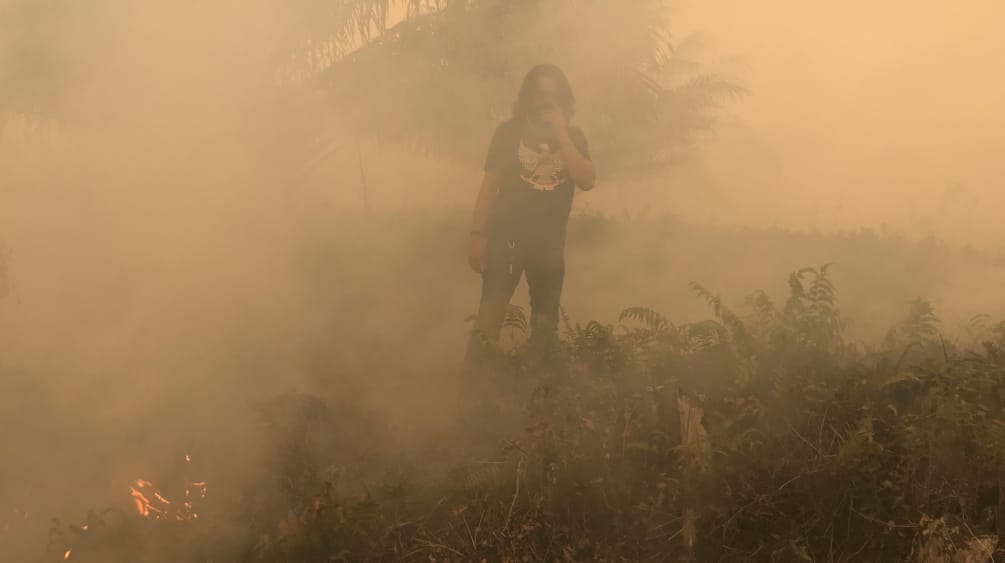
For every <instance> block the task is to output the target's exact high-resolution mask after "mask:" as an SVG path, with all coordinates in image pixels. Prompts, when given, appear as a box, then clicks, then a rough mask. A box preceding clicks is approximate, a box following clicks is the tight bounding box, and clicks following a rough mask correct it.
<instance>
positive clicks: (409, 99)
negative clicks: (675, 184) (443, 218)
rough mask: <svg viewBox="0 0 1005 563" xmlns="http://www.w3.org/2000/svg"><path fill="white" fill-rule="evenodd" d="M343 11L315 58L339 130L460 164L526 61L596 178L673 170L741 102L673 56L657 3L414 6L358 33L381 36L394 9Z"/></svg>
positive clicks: (604, 0) (362, 6)
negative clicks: (560, 104) (571, 91)
mask: <svg viewBox="0 0 1005 563" xmlns="http://www.w3.org/2000/svg"><path fill="white" fill-rule="evenodd" d="M345 4H353V5H354V6H355V10H356V11H354V12H352V13H353V14H355V15H354V17H353V18H352V19H351V20H350V21H352V22H353V24H352V26H350V28H348V30H347V28H340V31H339V33H338V34H336V35H334V36H333V37H334V39H333V40H332V41H331V42H329V43H325V46H326V47H325V49H324V51H323V53H324V54H326V55H327V56H324V55H319V54H318V53H317V52H315V55H314V57H313V60H314V61H316V62H317V68H318V69H319V74H320V79H321V81H322V84H323V85H324V87H325V88H326V89H327V91H328V92H330V95H331V99H332V102H333V104H335V106H336V108H338V110H339V112H338V113H339V115H341V116H343V117H344V124H345V125H346V126H347V127H348V128H349V129H350V130H351V131H354V132H355V133H356V134H365V135H369V136H373V137H376V138H379V139H383V140H387V141H392V142H399V143H406V144H409V145H410V146H413V147H415V148H418V149H422V150H429V151H432V152H435V153H437V154H441V155H446V156H449V157H452V158H456V159H458V160H461V161H463V162H466V163H470V164H478V163H479V160H480V158H481V157H482V154H481V151H482V149H483V146H484V144H485V142H486V141H487V138H486V137H487V135H488V134H489V133H490V132H491V129H492V127H493V126H494V125H495V123H497V122H498V121H499V120H501V119H502V118H503V117H504V116H506V115H507V114H508V112H509V109H510V104H511V103H512V98H513V93H514V92H515V90H516V88H517V86H518V83H519V80H520V79H521V78H522V75H523V73H524V72H525V71H526V70H527V69H528V68H530V67H531V66H532V65H533V64H535V63H538V62H542V61H550V62H556V63H558V64H559V65H561V66H563V67H565V68H566V70H567V71H568V72H569V74H570V75H571V76H572V78H573V79H574V83H575V85H576V87H577V94H578V96H579V99H580V103H579V107H580V108H582V110H583V111H582V112H581V114H582V115H583V116H584V118H583V121H582V125H583V127H584V128H585V129H586V130H587V131H588V133H589V134H590V137H591V139H592V143H593V147H592V152H593V153H594V154H595V155H596V156H597V157H598V158H602V159H603V161H604V163H605V166H604V169H605V172H606V173H608V174H622V175H628V174H632V173H637V172H641V171H645V170H650V169H651V168H652V167H654V166H660V165H667V164H670V163H673V162H674V161H676V160H677V159H680V158H681V157H682V156H683V155H684V154H686V151H687V149H688V147H689V146H690V142H691V140H692V137H693V134H694V133H695V132H696V131H698V130H701V129H704V128H706V127H708V126H709V125H711V123H712V117H713V115H714V111H713V110H714V109H715V108H716V107H717V105H718V103H719V102H720V101H721V100H722V99H723V98H726V97H730V96H735V95H738V94H741V93H742V92H743V89H742V88H741V87H740V86H738V85H737V84H735V83H734V82H733V81H730V80H727V79H724V78H721V77H719V76H716V75H714V74H706V73H703V72H701V70H700V68H698V67H696V64H695V63H694V61H693V60H689V59H688V58H687V57H683V56H680V53H679V52H677V51H675V50H674V47H673V45H672V42H671V37H670V35H669V33H668V32H667V31H666V21H667V17H666V16H667V14H666V11H665V7H664V3H663V2H661V1H659V0H640V1H637V2H634V3H632V4H630V5H626V3H624V2H623V0H579V1H572V0H509V1H501V0H468V1H451V0H445V1H441V2H417V1H415V2H407V10H404V15H403V16H401V20H400V21H399V22H398V23H397V24H396V25H394V26H392V27H390V28H387V29H384V30H383V31H382V32H380V33H371V32H370V30H371V27H368V26H379V25H385V24H386V23H387V18H386V14H387V13H388V10H389V9H391V8H393V7H394V6H395V5H396V3H395V2H393V1H384V2H374V1H366V0H361V1H359V2H355V3H353V2H348V3H345ZM360 14H368V15H369V17H364V16H362V15H360ZM352 30H355V31H353V32H351V33H350V31H352ZM360 42H362V43H363V45H361V46H360V45H359V43H360ZM339 46H341V47H339ZM347 47H348V48H347ZM339 49H341V51H340V50H339Z"/></svg>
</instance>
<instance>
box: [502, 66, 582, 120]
mask: <svg viewBox="0 0 1005 563" xmlns="http://www.w3.org/2000/svg"><path fill="white" fill-rule="evenodd" d="M542 76H547V77H548V78H552V79H554V80H555V82H557V83H558V92H559V97H560V100H559V106H561V108H562V111H564V112H565V116H566V117H567V118H571V117H572V114H573V111H574V108H575V105H576V97H575V96H574V95H573V94H572V86H571V85H569V79H568V78H566V76H565V73H564V72H562V69H560V68H558V67H557V66H555V65H553V64H539V65H537V66H535V67H534V68H532V69H530V71H529V72H527V76H524V77H523V83H522V84H521V85H520V92H519V93H518V94H517V96H516V103H514V104H513V119H524V118H526V117H529V116H530V115H532V114H533V113H534V89H535V88H537V79H538V78H541V77H542Z"/></svg>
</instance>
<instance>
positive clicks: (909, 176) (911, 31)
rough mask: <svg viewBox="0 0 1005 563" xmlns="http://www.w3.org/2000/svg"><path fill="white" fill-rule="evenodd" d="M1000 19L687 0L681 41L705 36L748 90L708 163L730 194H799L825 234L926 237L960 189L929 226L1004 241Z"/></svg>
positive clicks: (984, 4) (989, 1) (990, 2)
mask: <svg viewBox="0 0 1005 563" xmlns="http://www.w3.org/2000/svg"><path fill="white" fill-rule="evenodd" d="M1003 21H1005V3H1003V2H1000V1H997V0H965V1H961V2H947V1H934V0H922V1H917V0H911V1H907V0H887V1H883V2H870V1H865V0H851V1H842V2H799V1H795V0H765V1H760V2H750V1H746V0H708V1H704V2H683V3H681V5H680V6H679V8H678V10H677V15H676V16H675V17H674V18H673V22H672V27H673V29H674V31H675V34H676V35H677V36H678V37H683V36H686V35H687V34H688V33H691V32H693V31H701V32H704V33H706V34H707V35H708V36H710V37H711V45H712V46H713V47H714V48H715V51H716V53H717V54H718V55H719V56H722V57H736V58H737V59H738V61H737V62H738V66H740V67H742V68H743V78H744V82H745V84H746V85H747V86H748V87H749V89H750V92H751V94H750V95H749V96H748V97H747V98H746V99H744V100H743V101H741V102H739V103H737V104H734V105H733V106H732V107H731V111H732V112H733V113H734V116H733V118H727V119H726V121H725V123H724V124H723V127H722V128H721V129H720V133H721V134H719V135H717V136H715V137H713V138H712V139H710V140H709V142H708V143H707V144H706V158H705V167H706V168H707V169H708V170H709V172H710V174H711V175H712V176H713V177H715V178H716V180H717V181H718V182H720V183H721V184H722V185H724V186H726V187H727V188H728V189H727V191H728V192H741V193H742V192H743V186H748V187H749V188H750V189H751V190H752V191H754V192H755V193H756V192H760V193H761V194H762V195H764V196H766V197H768V198H769V199H771V200H774V199H776V198H778V197H783V195H784V194H792V195H793V197H798V198H801V199H802V203H804V204H807V205H809V206H810V207H813V206H817V207H819V211H818V212H819V216H818V220H819V221H820V222H821V224H826V223H828V222H836V223H844V224H851V223H854V222H855V221H856V220H858V221H861V222H862V223H866V224H872V225H878V224H880V223H882V222H888V223H890V224H891V225H898V224H904V223H911V222H914V223H915V224H914V225H912V226H913V227H920V228H924V224H923V223H920V222H921V221H924V219H925V217H926V216H927V215H931V214H933V213H934V212H935V210H936V209H937V208H938V207H939V205H940V203H942V201H943V200H942V198H943V196H944V194H945V193H946V190H947V189H949V188H951V187H952V186H961V187H962V188H964V189H965V190H966V193H960V197H961V198H962V200H961V199H957V200H956V204H955V205H956V208H954V209H950V210H947V211H946V212H945V213H944V214H945V217H943V218H941V223H938V224H933V225H932V228H938V227H942V228H945V229H949V230H950V231H952V232H954V233H957V234H959V235H960V236H963V237H968V235H973V236H975V237H980V236H984V234H985V233H984V232H983V231H984V230H993V231H994V232H996V233H997V232H999V229H998V228H997V226H995V225H989V224H988V222H991V221H993V217H994V215H993V214H988V213H987V211H988V210H989V208H991V207H998V206H1000V205H1001V204H1002V203H1003V202H1005V196H1003V195H1002V194H1001V187H1002V179H1003V178H1005V158H1003V157H1002V155H1005V75H1003V74H1002V73H1001V72H1000V67H1001V65H1002V61H1003V60H1005V34H1002V33H1001V23H1002V22H1003ZM768 192H771V193H768ZM967 197H969V198H971V199H970V201H969V202H968V201H967V200H966V198H967ZM968 204H969V205H970V206H971V207H972V208H973V212H974V213H976V215H975V216H974V218H976V222H974V221H971V220H968V219H967V218H966V217H965V216H966V213H968V212H969V211H968V208H967V205H968ZM796 208H797V209H799V211H800V212H804V211H805V209H806V208H805V207H803V206H802V205H800V206H797V207H796ZM776 212H777V213H778V214H779V217H780V218H781V219H791V218H784V216H783V215H781V213H783V212H784V211H783V210H776ZM992 227H993V229H992ZM985 228H986V229H985ZM968 229H969V230H970V231H969V232H968V231H967V230H968ZM1000 240H1001V241H1005V237H1001V239H1000Z"/></svg>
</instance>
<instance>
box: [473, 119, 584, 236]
mask: <svg viewBox="0 0 1005 563" xmlns="http://www.w3.org/2000/svg"><path fill="white" fill-rule="evenodd" d="M523 133H524V131H523V127H521V123H520V122H517V121H514V120H509V121H505V122H503V123H501V124H500V125H499V126H498V127H497V128H496V130H495V133H494V134H493V135H492V142H491V144H490V145H489V151H488V156H487V157H486V159H485V170H486V171H493V170H497V171H499V176H500V181H499V193H498V195H497V196H496V199H495V202H494V204H493V206H492V216H491V217H490V219H489V233H488V234H489V237H495V238H504V239H506V240H510V241H514V242H516V243H518V244H522V245H524V246H526V247H528V249H530V250H532V249H535V248H536V249H540V250H543V251H560V250H561V249H562V248H564V246H565V227H566V224H567V223H568V222H569V212H570V211H571V210H572V196H573V193H574V192H575V185H574V183H573V181H572V179H571V178H570V177H569V172H568V170H567V167H566V164H565V160H564V158H563V157H562V154H561V152H560V148H559V146H558V144H557V141H555V140H544V139H542V142H540V143H536V145H537V146H531V145H532V144H535V143H529V142H527V140H526V139H525V138H524V134H523ZM569 136H570V137H571V138H572V142H573V143H575V144H576V147H577V148H578V149H579V152H580V154H582V155H583V156H584V157H586V158H590V153H589V148H588V146H587V142H586V136H584V135H583V132H582V131H580V130H579V129H578V128H576V127H571V126H570V127H569Z"/></svg>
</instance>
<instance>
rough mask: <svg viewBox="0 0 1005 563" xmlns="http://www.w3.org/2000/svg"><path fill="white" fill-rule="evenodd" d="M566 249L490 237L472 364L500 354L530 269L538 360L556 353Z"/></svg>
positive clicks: (532, 340)
mask: <svg viewBox="0 0 1005 563" xmlns="http://www.w3.org/2000/svg"><path fill="white" fill-rule="evenodd" d="M562 254H563V252H562V246H558V247H557V248H556V247H555V245H549V247H542V246H539V245H526V244H520V243H516V242H514V241H508V240H505V239H499V238H497V239H492V238H490V239H489V241H488V245H487V248H486V251H485V269H484V271H483V272H482V297H481V301H480V303H479V305H478V315H477V317H476V319H475V326H474V329H473V330H472V332H471V337H470V340H469V342H468V348H467V354H466V356H465V364H466V365H468V366H477V365H479V364H481V363H483V362H484V361H485V360H486V359H488V358H491V357H492V356H493V355H494V353H495V349H496V347H497V345H498V340H499V332H500V329H501V328H502V324H503V321H504V320H505V318H506V312H507V310H508V308H509V302H510V299H511V298H512V297H513V292H514V291H515V290H516V286H517V284H519V283H520V277H521V276H522V275H524V274H526V275H527V286H528V289H529V290H530V330H531V335H530V341H529V344H530V350H531V352H532V354H533V355H534V357H535V358H536V359H538V360H545V359H547V358H549V357H550V356H551V353H552V352H553V348H554V343H555V341H556V340H557V333H558V320H559V302H560V300H561V296H562V282H563V281H564V279H565V262H564V259H563V256H562Z"/></svg>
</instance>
